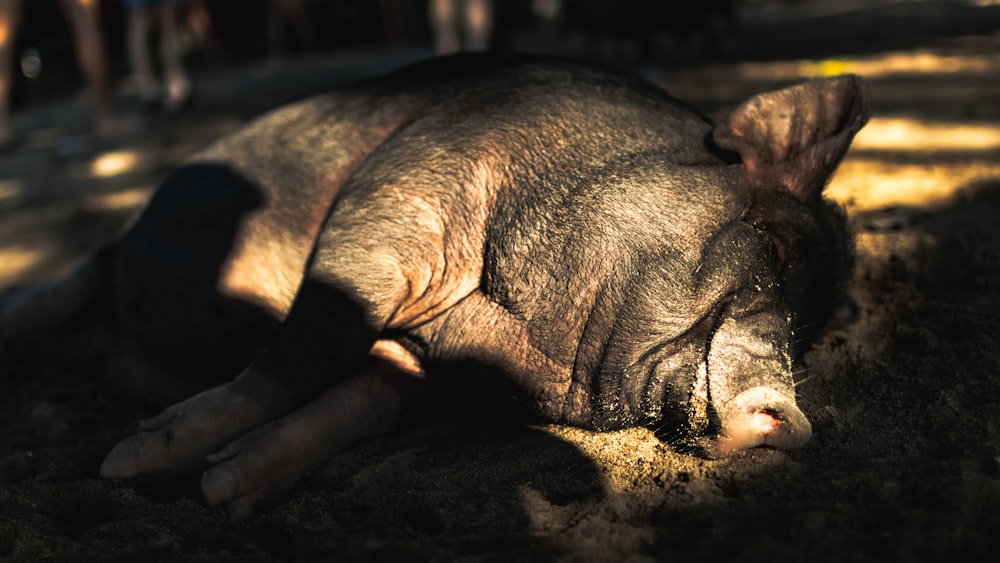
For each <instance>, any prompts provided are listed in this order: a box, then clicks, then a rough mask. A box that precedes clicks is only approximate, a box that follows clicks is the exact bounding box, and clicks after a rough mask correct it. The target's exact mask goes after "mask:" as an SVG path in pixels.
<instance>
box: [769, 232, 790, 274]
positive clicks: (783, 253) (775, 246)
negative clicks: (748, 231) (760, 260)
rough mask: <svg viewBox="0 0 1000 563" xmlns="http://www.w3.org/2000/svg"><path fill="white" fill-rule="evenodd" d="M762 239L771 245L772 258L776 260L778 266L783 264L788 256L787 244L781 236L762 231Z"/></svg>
mask: <svg viewBox="0 0 1000 563" xmlns="http://www.w3.org/2000/svg"><path fill="white" fill-rule="evenodd" d="M764 240H765V241H767V242H768V243H769V244H770V245H771V249H772V250H773V251H774V258H775V259H776V260H777V261H778V265H779V266H784V265H785V260H786V258H788V246H787V244H786V242H785V240H784V239H783V238H781V237H780V236H778V235H776V234H774V233H769V232H767V231H764Z"/></svg>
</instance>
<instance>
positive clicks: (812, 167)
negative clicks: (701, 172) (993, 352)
mask: <svg viewBox="0 0 1000 563" xmlns="http://www.w3.org/2000/svg"><path fill="white" fill-rule="evenodd" d="M868 115H869V103H868V91H867V88H866V86H865V84H864V82H863V81H862V80H861V78H859V77H857V76H854V75H844V76H838V77H835V78H828V79H825V80H817V81H814V82H808V83H805V84H800V85H798V86H793V87H791V88H786V89H784V90H778V91H775V92H768V93H766V94H761V95H759V96H755V97H753V98H751V99H749V100H747V101H746V102H744V103H743V105H741V106H740V107H738V108H737V109H736V110H734V111H733V112H732V113H731V114H729V116H728V117H726V118H725V119H724V120H723V121H722V122H721V123H719V125H717V126H716V128H715V130H714V131H713V133H712V140H713V141H714V142H715V145H716V146H717V147H719V148H721V149H723V150H727V151H733V152H736V153H738V154H739V157H740V159H741V160H742V161H743V164H744V165H745V166H746V169H747V172H748V174H749V175H750V176H751V179H752V180H754V181H755V183H758V185H775V183H776V184H777V185H780V186H783V187H784V188H785V189H787V190H788V191H789V192H791V193H793V194H794V195H796V196H798V197H799V198H801V199H803V200H807V199H812V198H818V197H819V196H820V193H821V192H822V191H823V187H824V185H825V184H826V182H827V180H829V178H830V175H831V174H833V171H834V169H836V167H837V165H838V164H839V163H840V160H841V159H842V158H843V156H844V153H845V152H847V147H848V146H849V145H850V144H851V140H852V139H853V138H854V135H855V133H857V132H858V130H859V129H861V127H863V126H864V124H865V123H866V122H867V121H868Z"/></svg>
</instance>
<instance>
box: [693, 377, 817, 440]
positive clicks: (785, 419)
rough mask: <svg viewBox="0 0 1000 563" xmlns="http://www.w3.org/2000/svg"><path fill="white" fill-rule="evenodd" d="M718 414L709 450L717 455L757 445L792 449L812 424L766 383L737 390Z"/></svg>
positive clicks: (809, 430) (792, 401) (808, 435)
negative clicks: (717, 429)
mask: <svg viewBox="0 0 1000 563" xmlns="http://www.w3.org/2000/svg"><path fill="white" fill-rule="evenodd" d="M719 416H720V418H721V422H722V431H721V432H720V433H719V437H718V438H717V439H716V443H715V446H714V448H713V450H714V451H713V452H712V453H714V454H715V455H717V456H726V455H730V454H732V453H735V452H738V451H740V450H745V449H749V448H754V447H757V446H770V447H772V448H777V449H779V450H792V449H796V448H801V447H802V446H804V445H805V444H806V442H808V441H809V438H811V437H812V425H811V424H809V420H808V419H806V416H805V415H804V414H802V411H801V410H799V408H798V407H797V406H796V405H795V401H794V400H792V399H790V398H788V397H787V396H786V395H784V394H782V393H779V392H778V391H775V390H774V389H771V388H770V387H753V388H751V389H748V390H746V391H744V392H742V393H740V394H739V395H737V396H736V397H733V399H732V400H730V401H729V402H727V403H726V404H725V405H724V406H723V408H721V409H719Z"/></svg>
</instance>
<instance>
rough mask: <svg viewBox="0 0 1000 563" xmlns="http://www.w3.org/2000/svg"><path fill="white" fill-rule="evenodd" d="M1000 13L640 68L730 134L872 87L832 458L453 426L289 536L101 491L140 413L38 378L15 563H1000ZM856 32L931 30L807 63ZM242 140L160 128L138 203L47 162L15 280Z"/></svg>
mask: <svg viewBox="0 0 1000 563" xmlns="http://www.w3.org/2000/svg"><path fill="white" fill-rule="evenodd" d="M941 4H942V3H940V2H928V3H918V4H917V5H916V6H917V7H918V8H919V9H920V10H928V9H931V8H930V7H931V6H934V7H940V5H941ZM963 6H964V5H963ZM893 9H895V8H893ZM935 9H937V8H935ZM980 10H982V11H976V10H973V9H972V8H968V9H966V8H962V9H961V10H959V9H957V8H956V9H954V10H952V11H947V12H945V13H944V15H943V16H942V15H941V14H932V15H933V16H934V17H932V18H930V19H929V20H927V19H919V18H916V17H914V18H913V19H912V20H908V19H906V18H903V17H902V16H900V14H898V13H895V12H891V11H879V12H871V13H867V15H865V16H864V17H862V16H859V15H857V14H854V13H849V14H847V16H844V15H843V14H840V15H837V14H835V15H828V16H826V17H827V18H833V19H822V18H820V19H809V18H805V19H802V20H801V21H800V22H799V23H800V24H801V25H796V26H795V27H794V30H795V33H791V32H789V41H790V42H791V43H789V45H794V44H796V43H794V42H795V41H805V42H807V43H809V46H810V49H805V48H804V49H803V50H802V52H804V53H807V54H806V55H802V56H807V57H809V58H798V57H796V56H794V55H793V56H787V55H786V56H784V57H781V58H780V59H778V60H774V58H773V57H772V58H771V60H765V61H764V62H761V61H759V60H758V61H757V62H748V61H740V60H732V61H729V62H725V63H712V64H707V63H706V64H697V65H693V66H685V67H683V68H679V67H663V66H657V67H655V68H652V69H651V68H649V67H647V68H646V69H645V70H646V71H647V72H649V73H650V74H651V75H653V76H655V77H656V78H657V79H659V80H661V81H662V82H663V83H664V84H666V85H667V86H668V88H669V89H670V90H671V91H673V92H674V93H675V94H677V95H679V96H680V97H682V98H684V99H687V100H690V101H691V102H693V103H694V104H695V105H696V106H698V107H700V108H702V109H704V110H705V111H706V112H708V113H710V114H712V115H719V113H721V112H723V111H725V109H726V108H727V107H731V106H732V105H733V104H735V103H736V102H737V101H739V100H740V99H742V98H743V97H745V96H747V95H749V94H751V93H754V92H757V91H761V90H764V89H768V88H771V87H775V86H777V85H781V84H786V83H789V82H794V81H796V80H799V79H801V78H802V77H804V76H812V75H817V74H826V73H833V72H842V71H848V72H861V73H862V74H864V75H866V76H867V77H868V78H869V79H870V81H871V86H872V93H873V97H874V100H875V110H876V118H875V119H874V120H873V121H872V123H871V125H870V127H869V128H867V129H866V130H865V131H864V132H863V133H862V135H861V136H859V138H858V141H857V143H856V145H855V147H854V148H853V149H852V151H851V152H850V153H849V156H848V159H847V161H846V162H845V164H844V166H843V167H842V168H841V170H840V171H839V172H838V174H837V176H836V178H835V179H834V181H833V183H832V185H831V186H830V188H829V190H830V191H829V193H830V194H831V195H832V196H834V197H836V198H837V199H838V200H839V201H841V202H842V203H844V205H845V206H846V207H847V209H848V210H849V212H850V215H851V219H852V224H853V225H854V227H855V229H856V231H857V234H858V266H857V270H856V273H855V275H854V278H853V281H852V283H851V286H850V289H849V297H850V299H849V303H847V304H845V306H844V308H843V310H842V314H840V315H839V317H838V318H837V319H836V320H835V323H834V326H833V327H832V328H831V330H829V331H828V332H827V333H826V334H825V335H824V336H823V337H822V338H821V339H820V340H819V341H818V342H817V343H816V345H815V346H814V347H813V348H812V349H811V350H810V351H809V352H807V353H806V354H805V355H804V357H803V358H802V360H801V362H800V366H801V368H800V372H799V375H798V388H797V390H798V394H799V398H800V404H801V405H802V406H803V410H804V411H805V412H806V413H807V414H808V415H809V416H810V418H811V420H812V422H813V425H814V430H815V433H816V434H815V437H814V439H813V440H812V442H811V443H810V444H809V445H808V446H807V447H806V448H804V449H802V450H800V451H796V452H792V453H783V452H777V451H770V450H754V451H751V452H747V453H746V454H744V455H739V456H736V457H734V458H731V459H726V460H721V461H707V460H703V459H699V458H695V457H691V456H687V455H682V454H679V453H677V452H675V451H673V450H672V449H671V448H670V447H669V446H668V445H666V444H663V443H661V442H659V441H658V440H657V439H656V438H655V437H654V436H653V435H652V434H651V433H650V432H648V431H645V430H629V431H624V432H619V433H609V434H595V433H590V432H584V431H580V430H576V429H572V428H565V427H558V426H538V427H512V426H504V425H497V426H494V425H485V424H484V425H481V426H478V425H469V424H466V423H464V422H454V423H448V422H441V423H437V424H431V425H427V426H422V427H419V428H413V429H410V430H407V431H404V432H400V433H398V434H395V435H392V436H388V437H385V438H381V439H375V440H371V441H369V442H366V443H363V444H359V445H358V446H356V447H353V448H351V449H349V450H347V451H345V452H343V453H342V454H341V455H339V456H337V457H336V458H335V459H334V460H332V461H331V462H330V463H328V464H327V465H325V466H324V467H322V468H321V469H320V470H318V471H317V472H316V473H315V474H314V475H312V476H311V477H310V478H308V479H307V480H306V481H305V482H304V483H302V485H301V486H300V487H298V488H297V489H296V490H295V491H294V493H293V494H292V495H290V497H289V499H288V501H287V502H286V503H284V504H282V505H281V506H279V507H277V508H276V509H275V510H274V511H272V512H270V513H268V514H265V515H263V516H261V517H259V518H257V519H255V520H253V521H250V522H248V523H234V522H232V521H231V520H230V519H229V518H228V517H227V515H226V514H224V513H223V512H221V511H219V510H214V509H210V508H207V507H205V506H204V505H203V503H202V502H201V500H200V498H199V496H198V493H197V482H196V480H195V479H176V480H164V479H138V480H131V481H127V482H112V481H104V480H101V479H99V478H97V477H96V468H97V467H98V465H99V463H100V460H101V458H102V457H103V455H104V454H105V453H106V452H107V450H108V449H109V448H110V446H111V445H113V444H114V443H115V442H116V441H117V440H118V439H119V438H120V437H122V436H123V435H125V434H126V433H127V432H128V425H129V422H130V421H131V420H132V419H133V417H134V416H135V415H136V414H138V413H136V412H134V411H133V410H131V409H129V408H127V406H126V407H123V406H122V405H120V404H115V403H113V402H112V401H110V400H109V399H108V398H107V397H106V395H105V394H104V393H103V392H102V391H101V390H100V389H97V388H96V387H95V386H94V385H93V384H92V383H90V382H89V380H88V379H87V378H86V377H85V374H82V373H77V372H75V371H73V370H67V369H63V368H56V367H49V366H47V362H40V363H42V364H46V365H42V366H41V367H37V368H36V369H35V370H34V371H33V372H32V373H31V374H30V377H29V378H27V379H17V378H12V377H10V376H8V375H7V374H3V375H4V377H2V378H0V405H2V406H0V559H9V560H12V561H35V560H51V561H139V560H142V561H167V560H184V561H199V560H205V561H208V560H211V561H237V560H238V561H276V560H307V561H312V560H335V561H341V560H343V561H451V560H461V561H550V560H559V561H653V560H662V561H670V560H684V561H720V560H761V559H765V560H790V561H804V560H813V561H939V560H940V561H944V560H947V561H986V560H993V557H991V554H996V553H1000V533H998V532H1000V380H998V373H997V372H998V368H1000V346H998V345H997V338H998V335H1000V223H998V221H997V218H998V217H1000V81H998V80H997V76H998V73H1000V57H998V52H1000V50H998V47H1000V36H998V35H997V34H995V33H993V34H992V35H990V33H991V31H984V30H983V29H982V27H983V25H984V24H983V20H984V19H988V18H993V19H992V20H991V21H992V22H993V27H992V28H991V29H992V30H994V31H995V30H997V29H998V28H1000V26H998V22H1000V16H998V15H997V12H996V10H995V9H993V8H991V7H986V8H981V9H980ZM907 13H908V12H907ZM844 17H847V18H848V19H847V23H845V22H844V20H843V19H837V18H844ZM877 17H882V18H883V19H882V20H878V19H877ZM852 18H853V19H852ZM865 18H867V19H865ZM894 18H895V19H894ZM963 18H964V19H963ZM857 21H864V22H867V23H866V25H867V26H869V27H864V29H863V30H862V31H864V30H869V31H871V30H877V29H880V25H881V26H882V27H881V28H882V29H886V28H885V26H886V25H889V24H891V23H892V22H897V23H898V22H909V23H907V27H906V30H909V31H910V32H911V33H909V34H904V33H903V32H900V33H899V37H905V38H907V41H905V42H902V43H899V44H886V42H887V41H888V40H887V39H885V37H882V36H879V40H878V41H875V40H874V39H871V42H872V49H871V50H869V51H867V52H854V53H853V54H851V55H850V56H849V57H842V56H841V57H833V56H834V55H836V54H837V53H838V51H837V48H836V45H838V43H836V42H834V43H833V46H831V47H829V49H828V50H827V51H826V52H819V51H817V49H816V47H815V45H813V44H812V43H811V41H812V40H813V39H815V35H810V34H809V32H808V30H809V29H813V30H814V33H820V34H821V33H827V32H828V33H830V34H832V35H831V37H832V39H830V41H834V39H836V37H838V35H836V33H842V32H843V30H844V29H847V28H849V29H851V30H852V31H854V32H857V29H858V28H857V27H852V25H853V23H854V22H857ZM914 21H916V22H918V23H919V22H924V23H925V25H924V26H923V27H921V25H917V24H916V23H913V22H914ZM927 21H931V22H937V23H936V24H935V25H939V27H947V26H951V27H947V32H944V31H940V32H939V31H938V28H936V27H933V26H932V25H930V24H927V23H926V22H927ZM831 22H832V23H831ZM963 22H964V25H965V27H963ZM849 24H850V25H849ZM945 24H947V26H946V25H945ZM769 25H770V26H771V27H768V26H769ZM810 25H811V26H813V27H812V28H810V27H809V26H810ZM838 25H839V26H841V27H839V28H838V27H837V26H838ZM776 26H777V27H776ZM987 27H989V26H988V25H987ZM779 28H780V29H788V28H787V26H780V25H779V24H777V23H773V22H772V23H768V21H765V20H761V22H760V23H759V27H756V28H752V27H751V28H748V29H747V30H746V35H747V37H746V38H745V39H744V40H745V41H752V40H753V38H754V37H760V36H766V37H768V38H770V40H771V41H772V42H776V41H777V39H774V30H775V29H779ZM803 29H805V31H803ZM928 29H930V31H928ZM829 30H833V31H829ZM838 30H839V31H838ZM954 30H957V31H954ZM962 30H968V31H969V34H966V33H963V32H962ZM755 34H756V35H755ZM875 36H876V34H875V33H874V31H871V33H870V35H869V37H875ZM840 37H843V35H840ZM839 44H844V43H843V42H841V43H839ZM851 45H856V44H855V43H851ZM784 52H785V53H787V52H793V53H795V52H797V51H795V50H794V49H792V48H789V49H788V50H787V51H784ZM831 57H833V58H831ZM759 58H760V59H766V58H767V57H764V56H761V57H759ZM671 69H672V70H671ZM242 118H243V116H240V115H226V114H225V112H222V111H215V112H213V113H212V114H211V115H210V116H209V115H202V116H200V117H197V118H194V117H192V118H191V121H188V122H185V123H182V124H174V128H173V129H172V128H171V127H170V126H164V128H162V129H160V130H159V132H158V133H157V136H156V140H155V142H154V141H146V142H148V143H153V144H151V145H149V146H150V147H151V148H150V150H149V151H148V152H146V153H142V154H158V155H159V156H158V159H159V160H156V161H155V162H145V163H144V164H143V165H142V166H143V167H144V168H142V173H141V174H136V175H134V176H132V177H129V178H127V179H124V180H123V179H121V178H120V177H118V178H117V179H115V178H112V179H92V178H91V179H90V180H87V178H89V177H87V176H86V174H82V173H81V172H80V170H81V168H82V167H85V166H86V165H88V163H92V160H91V159H92V158H94V155H88V156H74V157H66V156H60V157H53V158H57V161H58V162H60V163H62V164H60V167H59V168H51V167H49V166H47V165H46V164H45V162H49V161H44V160H38V159H41V158H42V157H40V156H39V157H37V158H36V157H32V158H36V160H30V159H28V160H27V162H28V164H25V160H24V159H22V160H20V161H18V163H17V164H16V165H15V164H12V163H9V162H5V163H4V167H5V168H3V170H14V171H15V172H13V173H10V174H8V175H7V177H8V179H7V180H4V182H5V183H0V188H3V186H8V187H9V186H11V185H13V184H11V183H10V182H14V181H15V180H16V179H17V178H25V177H28V176H31V177H35V176H38V175H42V179H43V180H44V179H46V178H48V179H49V180H50V181H48V182H47V183H46V185H53V186H54V185H59V186H62V188H59V189H57V188H55V187H53V188H52V189H51V191H49V192H46V194H45V195H44V196H43V195H38V194H35V195H31V196H29V195H15V196H12V197H11V198H6V199H4V198H3V197H0V219H2V222H0V234H3V235H4V236H5V237H6V238H4V239H3V240H2V241H0V258H2V260H3V268H0V270H3V272H2V275H3V276H5V278H4V282H5V283H7V284H10V283H16V282H21V281H24V280H29V279H37V278H41V277H45V276H46V275H48V274H50V273H52V272H56V271H59V270H60V269H65V267H66V266H67V265H68V264H70V263H72V261H73V260H74V259H75V258H76V257H78V256H79V255H80V254H81V253H83V252H85V251H86V250H87V248H89V247H90V246H92V245H93V244H95V243H96V241H97V240H99V239H100V237H102V236H106V235H107V234H108V233H109V232H112V231H113V230H114V229H116V228H117V227H118V226H119V225H120V224H121V222H122V221H123V220H124V219H125V217H127V216H128V214H129V213H130V212H131V211H132V209H134V208H135V206H136V205H139V204H141V202H142V201H143V199H144V197H145V195H146V194H148V190H149V188H150V187H151V185H152V183H153V182H154V181H155V178H156V177H157V175H158V174H162V171H163V170H164V169H165V167H167V166H169V164H170V161H171V160H172V159H176V158H180V156H182V155H183V153H184V152H185V150H188V149H187V148H185V147H191V146H193V145H195V144H197V143H198V142H201V141H203V140H205V138H207V137H210V136H211V134H212V133H213V132H218V131H220V130H225V128H227V127H231V126H233V125H234V124H235V123H237V122H239V120H240V119H242ZM213 120H214V121H213ZM199 124H201V126H202V128H201V129H199V128H198V125H199ZM206 124H214V125H213V126H209V125H206ZM182 133H186V135H185V134H182ZM142 146H145V145H142ZM140 148H141V147H140ZM154 149H155V150H154ZM165 149H169V150H165ZM170 150H173V151H174V152H173V153H171V152H170ZM98 156H100V155H98ZM40 162H41V163H40ZM32 163H34V164H32ZM91 170H93V168H91ZM32 174H34V175H35V176H32ZM74 178H75V179H76V180H74ZM81 178H82V179H81ZM53 179H56V180H59V181H55V180H53ZM73 181H77V182H78V184H73ZM87 182H91V183H87ZM66 186H70V187H66ZM73 186H77V188H79V187H80V186H83V187H87V188H88V191H83V190H82V189H75V191H74V188H73ZM9 189H11V190H13V189H14V188H9ZM60 190H62V191H60ZM0 192H2V189H0ZM74 194H75V195H74ZM80 194H83V195H80ZM0 196H2V193H0ZM25 233H27V234H25ZM81 233H85V234H81ZM994 556H995V555H994Z"/></svg>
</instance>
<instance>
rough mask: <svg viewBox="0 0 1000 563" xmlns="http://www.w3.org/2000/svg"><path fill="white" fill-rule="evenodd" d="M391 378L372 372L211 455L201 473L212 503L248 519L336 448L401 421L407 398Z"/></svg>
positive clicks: (331, 454) (325, 459)
mask: <svg viewBox="0 0 1000 563" xmlns="http://www.w3.org/2000/svg"><path fill="white" fill-rule="evenodd" d="M396 383H397V381H393V380H392V379H390V378H383V377H380V376H379V375H377V374H375V375H373V374H371V373H366V374H365V375H360V376H358V377H355V378H353V379H350V380H348V381H345V382H344V383H342V384H340V385H337V386H335V387H333V388H331V389H329V390H327V391H326V392H325V393H323V394H322V395H320V396H319V397H318V398H316V399H315V400H313V401H312V402H310V403H308V404H306V405H305V406H303V407H302V408H300V409H298V410H295V411H293V412H291V413H289V414H288V415H286V416H284V417H282V418H280V419H278V420H275V421H274V422H271V423H269V424H266V425H264V426H262V427H260V428H257V429H255V430H253V431H251V432H249V433H247V434H245V435H243V436H241V437H240V438H237V439H236V440H235V441H233V442H231V443H230V444H229V445H227V446H226V447H225V448H223V449H222V450H221V451H219V452H218V453H215V454H213V455H210V456H208V458H207V461H208V463H209V464H211V466H212V467H210V468H209V469H208V470H207V471H205V472H204V474H203V475H202V478H201V488H202V493H204V495H205V500H206V501H207V502H208V504H209V505H212V506H217V505H222V504H227V508H228V510H229V512H230V514H231V515H232V516H233V517H234V518H236V519H241V520H242V519H246V518H248V517H250V516H252V515H253V514H254V513H256V512H257V511H258V510H259V509H260V508H261V507H262V506H267V505H271V504H274V502H275V501H277V500H278V499H279V497H280V496H281V495H282V494H283V493H285V492H286V491H287V490H288V489H289V488H291V487H292V486H293V485H294V484H295V483H296V482H297V481H298V480H299V479H301V478H302V477H303V476H305V475H306V474H307V473H309V472H310V471H312V470H313V469H315V468H316V467H318V466H319V465H320V464H322V463H323V462H324V461H327V460H328V459H330V458H331V457H332V456H333V455H334V454H335V453H337V452H338V451H340V450H342V449H343V448H345V447H347V446H349V445H350V444H352V443H354V442H357V441H358V440H361V439H363V438H367V437H370V436H375V435H378V434H383V433H386V432H388V431H390V430H391V429H392V428H393V427H394V426H395V425H396V421H397V419H398V417H399V414H400V411H401V408H400V406H401V403H402V402H403V400H404V398H403V397H402V394H401V391H400V389H401V387H400V386H399V385H397V384H396Z"/></svg>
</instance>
